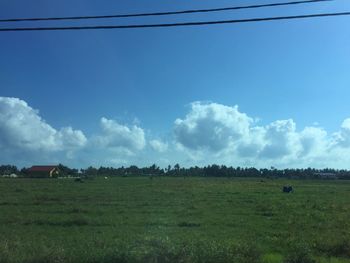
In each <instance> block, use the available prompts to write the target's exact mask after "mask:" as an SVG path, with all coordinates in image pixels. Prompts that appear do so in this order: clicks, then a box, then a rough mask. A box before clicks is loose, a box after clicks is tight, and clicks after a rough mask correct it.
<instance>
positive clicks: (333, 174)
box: [314, 173, 338, 179]
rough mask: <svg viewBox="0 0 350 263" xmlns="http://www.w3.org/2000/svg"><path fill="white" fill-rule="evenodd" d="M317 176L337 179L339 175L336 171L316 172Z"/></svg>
mask: <svg viewBox="0 0 350 263" xmlns="http://www.w3.org/2000/svg"><path fill="white" fill-rule="evenodd" d="M314 175H316V177H317V178H321V179H337V178H338V177H337V175H336V174H335V173H314Z"/></svg>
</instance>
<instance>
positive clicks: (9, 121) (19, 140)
mask: <svg viewBox="0 0 350 263" xmlns="http://www.w3.org/2000/svg"><path fill="white" fill-rule="evenodd" d="M86 141H87V139H86V137H85V135H84V134H83V132H82V131H80V130H73V128H71V127H64V128H62V129H60V130H56V129H55V128H53V127H52V126H50V125H49V124H47V123H46V121H45V120H43V119H42V118H41V117H40V115H39V112H38V111H37V110H34V109H33V108H31V107H30V106H29V105H28V104H27V103H26V102H25V101H23V100H20V99H18V98H9V97H0V148H1V149H4V150H7V151H19V152H20V151H44V152H55V151H63V150H73V149H76V148H79V147H83V146H84V145H85V144H86Z"/></svg>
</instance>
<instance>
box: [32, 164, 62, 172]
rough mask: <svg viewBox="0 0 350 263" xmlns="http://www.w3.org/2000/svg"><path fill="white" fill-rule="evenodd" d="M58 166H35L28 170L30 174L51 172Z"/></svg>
mask: <svg viewBox="0 0 350 263" xmlns="http://www.w3.org/2000/svg"><path fill="white" fill-rule="evenodd" d="M55 168H57V165H34V166H32V167H30V168H29V169H28V171H29V172H51V171H52V170H53V169H55Z"/></svg>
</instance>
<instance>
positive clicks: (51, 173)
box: [27, 165, 61, 178]
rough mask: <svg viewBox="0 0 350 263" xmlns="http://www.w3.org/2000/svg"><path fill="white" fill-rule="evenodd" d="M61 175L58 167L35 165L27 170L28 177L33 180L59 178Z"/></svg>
mask: <svg viewBox="0 0 350 263" xmlns="http://www.w3.org/2000/svg"><path fill="white" fill-rule="evenodd" d="M60 173H61V171H60V169H59V168H58V166H57V165H34V166H32V167H30V168H29V169H28V170H27V176H28V177H33V178H57V177H58V176H59V175H60Z"/></svg>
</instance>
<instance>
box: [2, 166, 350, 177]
mask: <svg viewBox="0 0 350 263" xmlns="http://www.w3.org/2000/svg"><path fill="white" fill-rule="evenodd" d="M59 169H60V171H61V176H81V177H94V176H151V177H153V176H179V177H190V176H202V177H264V178H289V179H291V178H299V179H334V178H338V179H348V180H350V171H349V170H338V169H331V168H325V169H314V168H307V169H276V168H274V167H271V168H269V169H267V168H264V169H256V168H253V167H245V168H242V167H236V168H235V167H232V166H229V167H227V166H225V165H216V164H213V165H208V166H204V167H197V166H195V167H190V168H184V167H180V165H179V164H175V165H174V166H170V165H169V166H168V167H167V168H165V169H164V168H160V167H158V166H157V165H156V164H153V165H151V166H149V167H137V166H135V165H131V166H129V167H123V166H122V167H119V168H114V167H103V166H101V167H99V168H95V167H92V166H90V167H88V168H86V169H80V170H78V169H71V168H69V167H67V166H64V165H62V164H60V165H59ZM10 173H15V174H18V175H20V176H23V177H26V168H22V169H21V170H19V169H18V168H17V167H16V166H14V165H1V166H0V175H2V174H10Z"/></svg>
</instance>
